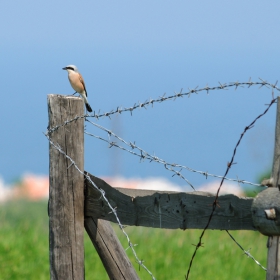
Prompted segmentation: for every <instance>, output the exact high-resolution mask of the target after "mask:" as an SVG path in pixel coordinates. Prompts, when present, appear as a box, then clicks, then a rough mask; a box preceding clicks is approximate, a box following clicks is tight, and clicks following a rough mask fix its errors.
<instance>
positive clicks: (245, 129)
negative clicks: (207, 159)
mask: <svg viewBox="0 0 280 280" xmlns="http://www.w3.org/2000/svg"><path fill="white" fill-rule="evenodd" d="M276 101H277V98H274V99H272V100H271V102H270V104H268V107H267V108H266V109H265V111H264V112H263V113H262V114H260V115H259V116H257V117H256V118H255V119H254V120H253V121H252V122H251V123H250V124H249V125H248V126H246V127H245V128H244V130H243V132H242V133H241V135H240V137H239V139H238V141H237V143H236V145H235V147H234V150H233V154H232V157H231V160H230V162H229V163H228V165H227V169H226V171H225V174H224V176H223V178H222V180H221V183H220V186H219V188H218V190H217V193H216V196H215V199H214V202H213V205H212V211H211V214H210V216H209V219H208V222H207V224H206V226H205V228H204V229H203V230H202V232H201V235H200V237H199V241H198V243H197V244H196V247H195V250H194V253H193V255H192V258H191V260H190V264H189V268H188V272H187V275H186V279H188V278H189V275H190V271H191V267H192V263H193V260H194V258H195V256H196V253H197V250H198V249H199V248H200V247H201V246H202V239H203V236H204V234H205V232H206V230H207V229H208V227H209V225H210V222H211V220H212V218H213V215H214V212H215V210H216V207H217V206H218V197H219V193H220V190H221V188H222V185H223V183H224V180H225V177H226V176H227V174H228V172H229V170H230V168H231V166H232V164H233V163H234V158H235V155H236V151H237V148H238V146H239V144H240V143H241V140H242V139H243V136H244V135H245V133H246V132H247V131H248V130H249V129H251V128H252V127H253V126H254V124H255V122H256V121H257V120H258V119H260V118H261V117H262V116H264V115H265V114H266V113H267V112H268V110H269V109H270V108H271V106H272V105H273V104H274V103H276Z"/></svg>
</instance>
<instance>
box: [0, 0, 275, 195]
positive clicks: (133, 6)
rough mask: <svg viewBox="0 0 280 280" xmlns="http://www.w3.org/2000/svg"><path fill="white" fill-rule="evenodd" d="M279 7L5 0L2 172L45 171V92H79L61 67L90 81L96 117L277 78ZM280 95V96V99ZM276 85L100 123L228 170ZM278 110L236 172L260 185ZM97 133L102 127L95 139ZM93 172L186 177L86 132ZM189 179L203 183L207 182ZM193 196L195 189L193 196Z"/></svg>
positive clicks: (204, 165) (188, 161) (186, 161)
mask: <svg viewBox="0 0 280 280" xmlns="http://www.w3.org/2000/svg"><path fill="white" fill-rule="evenodd" d="M279 7H280V4H279V3H276V2H271V3H266V4H265V5H263V2H262V1H247V2H246V3H244V2H242V1H237V2H236V1H235V2H226V3H225V2H224V1H215V3H212V2H211V3H210V2H208V1H202V2H200V3H190V2H186V1H176V3H174V2H170V1H163V2H162V1H153V2H150V1H141V3H140V2H139V3H136V2H129V1H121V2H111V3H107V2H101V1H83V2H81V3H77V2H75V1H71V0H70V1H67V2H64V1H62V2H55V1H48V2H36V1H29V2H27V3H22V2H21V1H13V2H2V3H1V4H0V30H1V44H0V51H1V69H2V83H1V89H2V95H1V96H2V101H1V103H0V111H1V115H2V117H1V119H0V125H1V131H2V133H1V146H0V155H1V156H0V176H1V177H2V180H3V182H4V184H5V185H11V184H14V183H15V182H17V181H19V180H21V179H22V178H23V176H24V175H25V174H27V175H28V174H34V175H36V176H37V175H39V176H42V175H44V176H48V141H47V139H46V137H45V136H44V134H43V133H44V132H46V128H47V125H48V114H47V94H50V93H57V94H65V95H69V94H72V93H73V90H72V88H71V87H70V84H69V82H68V78H67V73H66V71H62V67H64V66H66V65H68V64H75V65H76V66H77V67H78V69H79V70H80V72H81V73H82V74H83V76H84V79H85V82H86V86H87V91H88V95H89V102H90V104H91V106H92V108H93V110H94V111H95V112H97V113H98V112H100V113H103V112H107V111H111V110H113V109H114V110H115V109H116V108H117V107H118V106H122V107H130V106H132V105H134V104H135V103H138V102H144V101H145V100H148V99H150V98H153V99H155V98H158V97H159V96H162V95H163V94H166V96H168V95H173V94H174V92H179V91H180V90H181V89H183V92H186V91H188V89H189V88H190V89H192V88H195V87H197V86H198V87H199V88H202V87H205V86H206V85H208V86H217V85H219V82H220V83H222V84H223V83H229V82H235V81H239V82H245V81H248V80H249V78H250V77H251V80H252V81H258V79H259V77H260V78H262V79H264V80H267V81H269V82H271V83H275V82H276V80H277V79H278V72H277V66H278V60H277V57H278V56H279V45H280V39H279V36H277V34H278V27H279V21H280V19H279V17H278V16H277V11H278V8H279ZM275 94H276V95H277V92H276V93H275ZM271 98H272V94H271V90H269V89H266V88H262V89H258V87H257V86H255V87H251V88H250V89H247V88H239V89H237V90H234V89H231V90H225V91H221V90H220V91H212V92H209V94H208V95H207V93H206V92H201V93H199V94H197V95H196V94H193V95H191V97H190V98H186V97H185V98H180V99H176V100H175V101H166V102H163V103H157V104H154V106H153V107H151V106H150V107H148V108H147V109H146V110H145V109H143V108H142V109H139V110H135V111H134V112H133V115H132V116H131V115H130V113H129V112H127V113H123V114H121V115H115V116H112V117H111V119H109V118H105V119H101V120H96V119H92V121H94V122H97V123H99V124H101V125H103V126H105V127H106V128H108V129H110V130H113V131H115V132H116V133H117V134H118V135H120V136H121V137H122V138H124V139H125V140H127V141H131V142H133V141H136V144H137V145H138V146H140V147H141V148H143V149H144V150H145V151H147V152H149V153H150V154H155V155H156V156H158V157H160V158H163V159H164V160H166V161H167V162H172V163H173V162H175V163H179V164H182V165H186V166H188V167H191V168H193V169H196V170H201V171H207V172H209V173H214V174H219V175H223V174H224V172H225V169H226V164H227V162H228V161H229V160H230V158H231V155H232V152H233V148H234V146H235V144H236V142H237V140H238V138H239V136H240V134H241V133H242V131H243V129H244V127H245V126H247V125H248V124H249V123H250V122H251V121H252V120H253V119H254V118H255V117H256V116H257V115H259V114H260V113H262V112H263V111H264V109H265V108H266V106H265V104H267V103H269V102H270V100H271ZM275 113H276V106H274V107H273V108H272V109H271V110H270V112H269V113H268V114H267V115H265V116H264V117H263V118H262V119H260V120H259V121H258V122H257V124H256V125H255V127H254V129H252V130H250V131H248V133H247V134H246V136H245V138H244V139H243V141H242V143H241V145H240V148H239V149H238V152H237V156H236V160H235V161H236V162H237V164H235V165H234V166H233V168H231V170H230V173H229V177H232V178H237V176H238V178H239V179H244V180H248V181H252V182H256V181H257V178H258V176H259V174H260V173H263V172H266V171H267V170H269V169H270V168H271V163H272V154H273V141H274V126H275ZM98 133H99V134H101V132H100V131H97V132H96V134H98ZM85 151H86V154H85V169H86V170H88V171H89V172H91V173H93V174H95V175H96V176H103V177H104V176H105V177H115V176H121V177H124V178H127V179H131V178H137V179H141V178H150V177H152V178H154V177H161V178H165V179H166V180H168V182H170V183H171V184H176V185H177V186H178V187H182V188H186V187H187V184H186V182H184V181H182V180H181V179H180V178H176V176H175V177H172V175H173V174H171V173H169V172H168V171H166V170H165V168H164V167H163V166H160V165H158V164H156V163H148V162H141V163H140V162H139V159H138V158H136V157H133V156H131V155H129V154H128V153H126V152H121V151H119V150H117V149H116V148H112V149H108V145H107V144H106V143H103V142H101V141H99V140H96V139H93V138H91V137H87V136H86V140H85ZM184 176H185V177H187V178H188V180H189V181H190V182H191V183H192V184H193V185H194V186H195V187H199V186H201V185H203V184H205V183H208V182H211V180H212V179H211V178H208V179H207V181H206V178H205V177H204V176H201V175H197V174H193V173H184ZM190 190H191V189H190Z"/></svg>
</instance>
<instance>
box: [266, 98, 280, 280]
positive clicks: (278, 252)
mask: <svg viewBox="0 0 280 280" xmlns="http://www.w3.org/2000/svg"><path fill="white" fill-rule="evenodd" d="M279 172H280V98H279V97H278V99H277V116H276V128H275V146H274V159H273V167H272V174H271V177H272V179H273V187H275V188H278V187H279V183H280V182H279V176H280V173H279ZM279 242H280V237H279V236H270V237H268V240H267V247H268V254H267V273H266V279H267V280H276V279H280V247H279Z"/></svg>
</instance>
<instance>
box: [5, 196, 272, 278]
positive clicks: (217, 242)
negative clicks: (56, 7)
mask: <svg viewBox="0 0 280 280" xmlns="http://www.w3.org/2000/svg"><path fill="white" fill-rule="evenodd" d="M114 228H115V230H116V232H117V235H118V237H119V238H120V241H121V243H122V244H123V246H124V248H127V247H128V245H127V241H126V238H125V236H124V235H123V234H122V232H121V231H120V230H119V229H118V227H117V226H115V225H114ZM125 230H126V232H127V233H128V234H129V237H130V239H131V241H132V242H133V243H134V244H138V245H137V246H136V247H135V250H136V252H137V254H138V256H139V258H140V259H143V260H144V264H145V265H146V266H147V267H148V269H149V270H150V271H151V272H152V273H153V274H154V276H155V277H156V278H157V279H185V274H186V272H187V269H188V265H189V262H190V259H191V255H192V254H193V252H194V249H195V247H194V246H193V245H192V244H196V243H197V241H198V236H199V234H200V233H201V231H200V230H186V231H182V230H160V229H150V228H143V227H128V228H125ZM231 233H232V234H233V235H234V237H235V239H236V240H237V241H238V242H239V243H240V244H241V245H242V246H243V247H244V248H245V249H246V250H248V249H249V248H251V250H250V253H251V254H252V255H253V256H255V257H256V258H257V260H259V261H260V262H261V264H262V265H264V266H266V255H267V249H266V240H267V238H266V237H265V236H262V235H261V234H259V233H258V232H250V231H236V232H231ZM203 242H204V245H203V246H204V247H203V248H200V249H199V250H198V253H197V255H196V257H195V259H194V262H193V267H192V270H191V275H190V279H235V280H236V279H265V271H263V270H262V269H261V268H260V267H259V266H257V265H256V264H255V263H254V261H253V260H251V259H250V258H248V257H246V256H245V255H244V254H243V252H242V251H241V250H240V249H239V247H238V246H237V245H236V244H235V243H234V242H233V241H232V240H231V239H230V237H229V236H228V234H227V233H226V232H224V231H207V232H206V234H205V236H204V238H203ZM127 252H128V255H129V257H130V259H131V261H132V263H133V265H134V266H135V269H136V270H137V273H138V274H139V276H140V278H141V279H151V277H150V276H149V275H148V273H147V272H146V271H144V269H143V268H141V269H140V271H139V266H138V265H137V263H136V261H135V259H134V257H133V255H132V252H131V250H128V251H127ZM85 272H86V279H109V278H108V276H107V274H106V272H105V270H104V268H103V266H102V263H101V261H100V259H99V258H98V256H97V253H96V252H95V249H94V247H93V246H92V244H91V241H90V239H89V238H88V237H87V235H86V233H85ZM0 279H1V280H2V279H31V280H32V279H34V280H35V279H36V280H37V279H49V252H48V215H47V203H46V202H39V203H31V202H25V201H17V202H9V203H7V204H4V205H0Z"/></svg>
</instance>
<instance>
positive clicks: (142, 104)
mask: <svg viewBox="0 0 280 280" xmlns="http://www.w3.org/2000/svg"><path fill="white" fill-rule="evenodd" d="M259 80H260V81H259V82H252V81H251V78H250V79H249V81H248V82H238V81H236V82H232V83H224V84H222V83H220V82H219V85H218V86H213V87H209V86H208V85H207V86H206V87H202V88H199V87H198V86H197V87H196V88H194V89H188V91H186V92H183V89H181V90H180V92H178V93H176V92H175V93H174V94H173V95H169V96H165V95H166V94H164V95H162V96H160V97H158V98H156V99H151V98H150V99H149V100H146V101H144V102H138V103H134V105H133V106H130V107H124V108H122V107H121V106H118V107H117V108H116V109H115V110H111V111H109V112H105V113H100V110H99V111H98V113H96V112H95V111H94V112H93V114H91V115H89V114H86V115H82V116H76V117H75V118H73V119H71V120H66V121H65V122H64V123H62V124H60V125H57V126H54V127H52V128H48V131H47V134H48V135H50V134H51V133H53V132H54V131H56V130H57V129H59V128H60V127H62V126H66V125H68V124H70V123H72V122H75V121H77V120H79V119H85V118H96V119H100V118H104V117H109V118H110V116H112V115H114V114H121V113H123V112H130V114H131V115H132V112H133V111H134V110H136V109H138V108H145V109H147V107H148V106H150V105H152V107H153V105H154V103H162V102H165V101H168V100H176V99H177V98H179V97H185V96H188V97H190V96H191V94H194V93H195V94H198V93H200V92H204V91H206V93H207V94H209V92H210V91H215V90H227V89H229V88H231V87H234V88H235V90H237V89H238V88H240V87H245V86H247V87H248V88H250V87H252V86H259V88H262V87H267V88H270V89H272V90H274V89H275V90H277V91H280V88H279V87H277V83H278V81H276V82H275V83H274V84H272V83H270V82H267V81H265V80H263V79H261V78H259ZM272 93H273V92H272Z"/></svg>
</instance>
